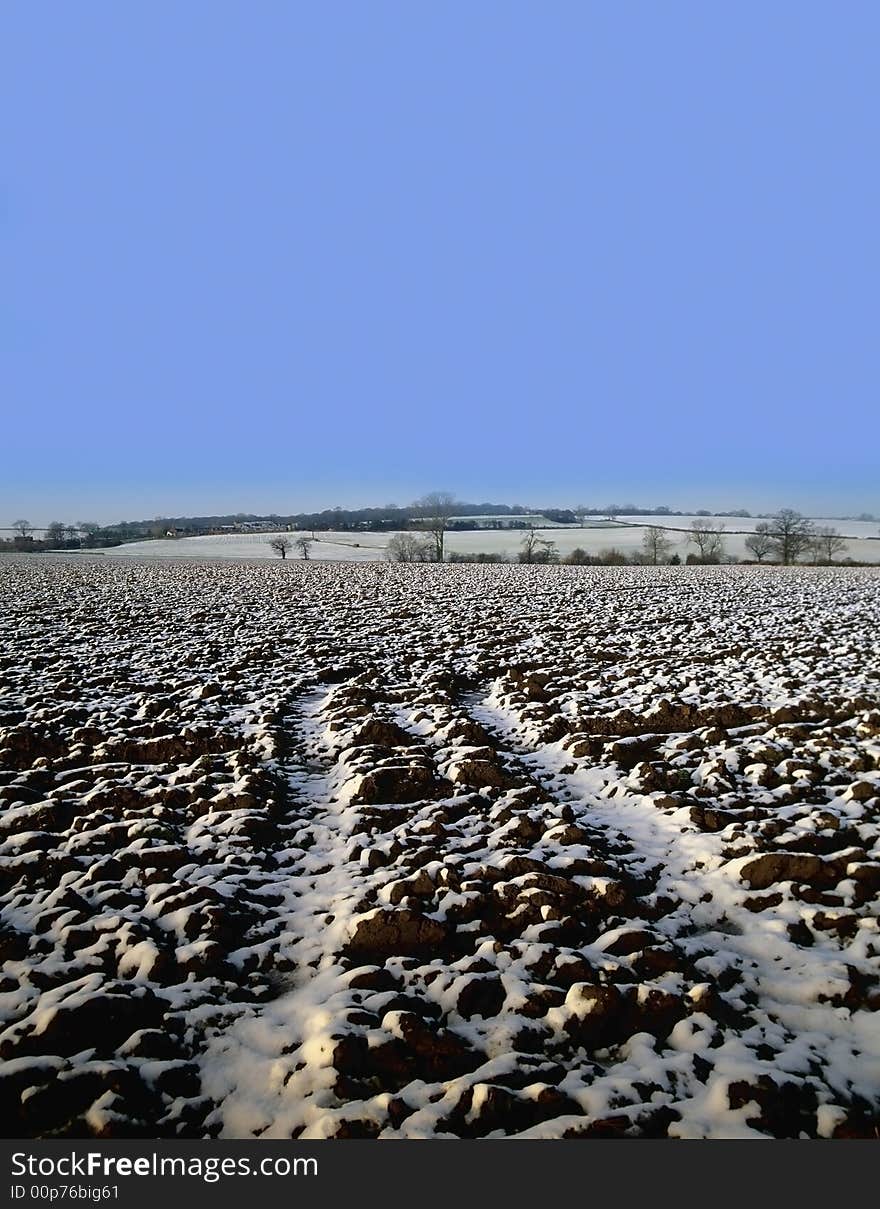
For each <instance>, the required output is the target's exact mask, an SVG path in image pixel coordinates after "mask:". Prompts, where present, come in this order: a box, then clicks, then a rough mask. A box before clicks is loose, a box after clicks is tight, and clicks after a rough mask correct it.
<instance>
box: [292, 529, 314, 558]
mask: <svg viewBox="0 0 880 1209" xmlns="http://www.w3.org/2000/svg"><path fill="white" fill-rule="evenodd" d="M317 540H318V539H317V538H316V537H315V535H314V533H313V534H312V535H311V536H308V535H306V534H305V533H304V534H303V535H302V537H298V538H297V539H296V542H295V543H294V544H295V545H296V548H297V550H299V553H300V557H301V558H303V559H305V561H306V562H308V561H309V557H310V552H311V548H312V542H316V541H317Z"/></svg>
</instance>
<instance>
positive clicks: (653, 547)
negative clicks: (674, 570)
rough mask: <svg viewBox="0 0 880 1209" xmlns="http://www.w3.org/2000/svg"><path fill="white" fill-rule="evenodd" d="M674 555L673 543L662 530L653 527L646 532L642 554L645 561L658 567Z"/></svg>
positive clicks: (643, 538)
mask: <svg viewBox="0 0 880 1209" xmlns="http://www.w3.org/2000/svg"><path fill="white" fill-rule="evenodd" d="M671 553H672V542H671V541H670V540H669V538H668V537H667V536H666V534H665V533H664V532H663V530H662V529H656V528H654V527H653V526H652V527H649V528H647V529H646V530H645V532H644V535H643V537H642V554H643V555H644V558H645V561H646V562H648V563H650V564H651V565H652V566H654V567H656V566H657V564H658V563H662V562H666V560H667V559H668V558H669V555H670V554H671Z"/></svg>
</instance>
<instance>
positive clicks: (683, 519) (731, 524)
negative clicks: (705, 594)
mask: <svg viewBox="0 0 880 1209" xmlns="http://www.w3.org/2000/svg"><path fill="white" fill-rule="evenodd" d="M617 519H618V520H619V521H625V522H626V523H627V524H631V525H643V524H645V523H649V524H652V525H664V524H665V525H667V526H669V528H671V529H689V528H690V526H691V525H692V524H693V522H694V521H708V522H709V523H710V524H712V525H723V526H724V527H725V529H728V530H729V531H730V532H733V531H734V530H735V529H740V530H743V531H744V532H746V533H754V531H755V526H756V525H758V524H760V523H761V522H762V521H764V522H767V521H770V520H771V519H772V518H771V517H767V516H697V515H693V516H668V517H662V516H650V517H648V516H618V517H617ZM813 524H814V525H815V526H816V527H817V528H819V527H828V528H831V529H836V530H837V532H838V533H842V534H844V535H845V536H847V537H853V538H870V537H877V538H880V521H842V520H834V519H833V518H830V519H829V518H828V517H825V518H822V517H818V518H815V519H813Z"/></svg>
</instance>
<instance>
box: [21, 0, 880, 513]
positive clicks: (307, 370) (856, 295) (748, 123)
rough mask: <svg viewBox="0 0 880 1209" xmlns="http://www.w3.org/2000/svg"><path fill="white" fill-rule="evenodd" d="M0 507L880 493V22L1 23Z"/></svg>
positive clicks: (768, 17) (867, 7) (267, 8)
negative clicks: (435, 492)
mask: <svg viewBox="0 0 880 1209" xmlns="http://www.w3.org/2000/svg"><path fill="white" fill-rule="evenodd" d="M0 45H2V50H0V56H2V58H0V113H2V117H0V122H2V130H0V135H2V159H0V224H2V227H0V233H2V235H0V237H2V245H0V390H2V408H3V417H2V427H0V439H2V442H3V457H2V468H0V476H2V477H0V524H4V525H6V524H9V522H10V520H11V519H14V518H16V517H18V516H26V517H28V518H29V519H31V520H32V521H34V522H37V523H45V522H46V521H48V520H49V519H53V518H56V517H57V518H59V519H64V520H78V519H85V518H94V519H98V520H102V521H113V520H116V519H120V518H122V517H126V518H133V517H137V516H153V515H158V514H168V515H171V514H178V513H182V512H203V511H230V510H231V511H240V510H241V511H251V510H253V511H263V510H278V511H282V512H287V511H296V510H299V509H302V508H306V507H321V506H328V507H332V506H334V505H337V504H341V505H357V504H360V503H367V502H376V503H387V502H391V501H396V502H400V503H403V502H407V501H408V500H411V499H412V498H413V497H414V496H416V495H418V494H421V493H423V492H424V491H427V490H431V489H435V488H446V489H450V490H453V491H455V492H456V493H458V494H459V495H460V496H461V497H463V498H468V499H478V500H486V499H495V500H502V499H503V500H508V501H516V502H522V503H527V504H538V503H541V502H545V503H554V502H555V503H566V502H567V503H578V502H586V503H595V504H597V505H601V504H603V503H605V502H606V501H608V500H609V499H616V500H621V499H622V498H623V499H633V500H635V501H637V502H642V503H646V504H668V505H670V506H672V507H677V506H680V507H685V508H690V507H697V506H706V507H719V508H721V507H733V506H737V505H740V504H741V505H743V506H746V507H753V508H755V509H758V508H762V507H765V508H775V507H779V506H782V505H786V504H791V505H793V506H795V507H800V508H801V509H803V510H804V511H813V512H814V513H817V512H822V511H825V512H845V511H853V510H856V511H861V510H862V509H867V510H870V511H874V512H880V480H878V474H877V467H878V460H880V459H878V449H880V440H878V437H880V431H878V429H880V423H878V410H877V388H878V381H880V375H878V368H880V366H878V361H880V352H878V349H880V345H878V340H877V329H878V317H880V316H878V293H877V291H878V282H880V254H878V238H880V218H878V216H880V158H878V154H877V149H878V146H880V72H878V57H877V56H878V51H877V48H878V45H880V5H878V4H877V3H876V2H875V0H871V2H869V3H860V2H859V0H849V2H848V3H846V4H844V5H832V4H829V3H821V4H817V3H810V2H808V0H800V2H788V0H773V2H772V3H767V2H766V0H760V2H757V0H745V2H742V3H739V4H736V5H730V4H727V5H722V4H712V3H705V2H703V0H699V2H690V0H671V2H670V3H665V4H659V3H653V2H650V3H649V2H647V0H634V2H630V3H618V4H611V3H591V2H589V0H581V2H579V3H562V2H556V3H553V2H550V3H537V0H535V2H533V3H528V4H526V3H517V2H516V0H505V2H503V3H501V2H494V0H447V2H445V3H442V4H439V3H438V4H427V3H412V2H404V0H399V2H398V0H395V2H389V0H370V2H369V3H354V2H352V0H344V2H338V3H334V4H321V3H311V4H305V3H295V2H293V0H285V2H284V3H281V2H272V0H268V2H263V3H260V4H258V5H254V4H246V3H244V2H243V0H242V2H241V3H236V4H229V3H222V2H217V0H212V2H211V3H201V2H197V0H184V2H182V3H179V4H173V5H160V4H155V3H152V4H146V3H127V4H118V3H109V2H104V0H83V2H81V3H78V4H65V5H61V4H54V5H37V4H33V3H30V2H26V0H15V2H10V0H7V2H6V3H5V4H4V5H3V8H2V15H0Z"/></svg>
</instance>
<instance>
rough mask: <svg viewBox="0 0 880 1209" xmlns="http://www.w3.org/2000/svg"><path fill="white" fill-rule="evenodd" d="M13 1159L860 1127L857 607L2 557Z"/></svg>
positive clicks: (763, 588)
mask: <svg viewBox="0 0 880 1209" xmlns="http://www.w3.org/2000/svg"><path fill="white" fill-rule="evenodd" d="M0 650H2V652H3V657H2V659H0V944H2V949H0V960H2V963H3V964H2V968H0V1060H2V1072H0V1105H2V1111H3V1119H4V1124H5V1132H6V1136H17V1137H20V1136H31V1135H40V1136H55V1137H62V1138H64V1139H65V1140H70V1139H71V1138H77V1137H91V1136H98V1137H102V1138H111V1139H112V1138H128V1137H132V1136H135V1137H143V1136H148V1137H149V1136H158V1137H175V1136H181V1137H189V1138H205V1137H214V1136H217V1135H220V1136H222V1137H224V1138H254V1137H259V1138H262V1139H276V1140H283V1139H290V1138H291V1137H298V1138H302V1139H304V1140H309V1139H318V1138H330V1137H339V1138H351V1137H354V1138H383V1139H386V1138H387V1139H392V1138H408V1139H420V1138H431V1137H442V1138H449V1139H455V1138H501V1137H507V1136H518V1137H525V1138H564V1137H565V1138H595V1137H598V1138H602V1137H635V1138H640V1137H642V1138H643V1137H671V1138H749V1137H764V1138H804V1137H805V1138H830V1137H865V1138H868V1137H873V1138H876V1137H877V1134H878V1129H880V1028H878V1019H880V1015H878V1012H880V900H878V891H880V680H878V671H877V669H878V666H880V571H878V570H876V569H861V570H860V569H842V568H835V569H826V568H819V569H813V568H810V569H799V568H793V569H780V568H746V567H698V568H684V567H661V568H643V567H620V568H592V567H590V568H581V567H571V568H565V569H560V568H557V567H524V566H474V565H462V566H454V565H445V566H419V567H407V566H399V565H377V564H375V563H373V564H370V563H363V564H361V565H355V564H349V565H341V564H332V563H325V564H320V563H314V564H310V565H308V566H306V565H305V564H303V563H302V562H288V563H287V564H281V563H280V562H277V561H276V562H273V563H270V562H267V561H261V562H250V561H241V560H240V559H239V560H237V561H236V560H227V561H225V562H217V561H215V562H208V561H204V560H202V561H198V560H195V559H191V560H184V561H181V560H180V559H164V560H160V559H154V560H149V559H140V560H135V559H127V560H125V559H114V558H112V557H109V558H108V557H104V558H99V557H97V556H96V555H91V556H89V557H87V558H79V559H73V558H69V557H56V556H51V555H50V556H46V557H40V558H35V557H33V556H20V557H17V558H16V557H12V558H9V559H4V560H0Z"/></svg>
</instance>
